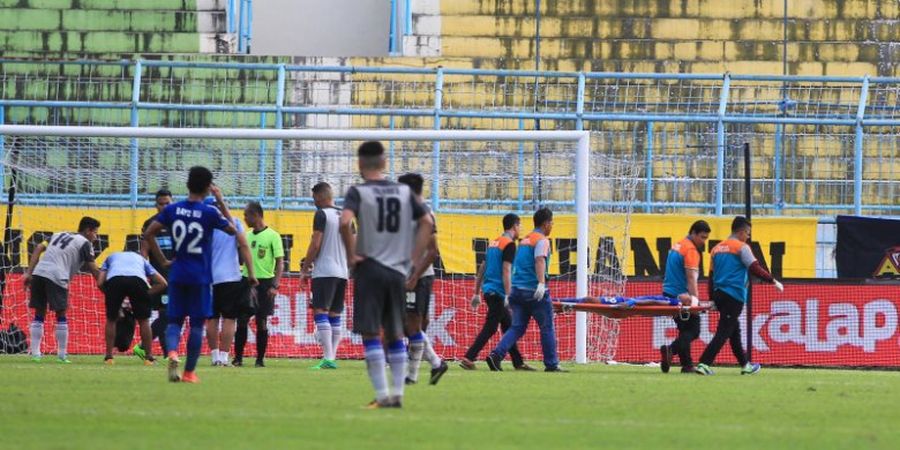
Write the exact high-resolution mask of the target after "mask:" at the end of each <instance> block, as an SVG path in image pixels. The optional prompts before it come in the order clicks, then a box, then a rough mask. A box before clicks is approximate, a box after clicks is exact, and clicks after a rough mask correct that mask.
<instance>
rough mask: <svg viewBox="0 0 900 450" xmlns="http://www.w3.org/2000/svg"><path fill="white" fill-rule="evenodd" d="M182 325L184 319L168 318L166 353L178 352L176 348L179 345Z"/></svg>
mask: <svg viewBox="0 0 900 450" xmlns="http://www.w3.org/2000/svg"><path fill="white" fill-rule="evenodd" d="M183 323H184V317H182V318H179V319H173V318H171V317H170V318H169V324H168V325H166V353H169V352H177V351H178V346H179V345H180V344H181V325H182V324H183Z"/></svg>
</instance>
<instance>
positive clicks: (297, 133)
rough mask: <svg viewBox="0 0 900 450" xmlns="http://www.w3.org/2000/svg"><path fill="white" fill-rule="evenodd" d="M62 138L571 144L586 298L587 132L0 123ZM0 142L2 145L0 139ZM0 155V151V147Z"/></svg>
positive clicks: (581, 316) (579, 283) (580, 343)
mask: <svg viewBox="0 0 900 450" xmlns="http://www.w3.org/2000/svg"><path fill="white" fill-rule="evenodd" d="M4 135H9V136H63V137H114V138H173V139H242V140H305V141H372V140H379V141H432V142H433V141H506V142H570V143H573V144H575V145H576V155H575V159H576V161H575V167H576V169H575V214H576V217H577V231H578V233H577V238H578V239H577V240H578V243H577V247H576V262H575V264H576V289H575V295H576V296H578V297H585V296H587V295H588V279H589V275H590V268H589V267H588V241H589V236H590V234H589V231H590V189H589V186H590V148H591V146H590V141H591V134H590V132H588V131H551V130H548V131H501V130H366V129H327V130H319V129H252V128H247V129H243V128H161V127H91V126H86V127H81V126H45V125H0V137H2V136H4ZM0 142H2V141H0ZM0 152H2V149H0ZM575 362H576V363H579V364H584V363H587V313H586V312H580V311H579V312H576V313H575Z"/></svg>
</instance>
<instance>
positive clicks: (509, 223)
mask: <svg viewBox="0 0 900 450" xmlns="http://www.w3.org/2000/svg"><path fill="white" fill-rule="evenodd" d="M521 221H522V220H521V219H519V216H517V215H515V214H513V213H509V214H507V215H505V216H503V230H504V231H505V230H508V229H510V228H512V227H514V226H516V224H517V223H519V222H521Z"/></svg>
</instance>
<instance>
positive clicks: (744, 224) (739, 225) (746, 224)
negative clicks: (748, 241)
mask: <svg viewBox="0 0 900 450" xmlns="http://www.w3.org/2000/svg"><path fill="white" fill-rule="evenodd" d="M751 226H752V225H751V224H750V221H749V220H747V218H746V217H744V216H737V217H735V218H734V220H733V221H731V232H732V233H737V232H738V231H741V230H743V229H744V228H750V227H751Z"/></svg>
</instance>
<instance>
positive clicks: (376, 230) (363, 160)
mask: <svg viewBox="0 0 900 450" xmlns="http://www.w3.org/2000/svg"><path fill="white" fill-rule="evenodd" d="M358 155H359V170H360V172H361V174H362V178H363V179H364V180H365V182H364V183H362V184H358V185H356V186H353V187H351V188H350V189H348V190H347V193H346V195H345V196H344V210H343V212H342V213H341V222H340V225H341V227H340V229H341V237H342V239H343V241H344V245H345V247H346V249H347V262H348V265H349V266H350V268H351V269H355V273H354V289H353V291H354V292H353V330H354V331H355V332H357V333H359V334H361V335H362V337H363V345H364V347H365V355H366V367H367V370H368V374H369V380H370V381H371V382H372V386H373V387H374V388H375V400H374V401H372V403H370V404H369V406H370V407H371V408H384V407H400V406H401V404H402V399H403V385H404V379H405V378H406V345H405V344H404V343H403V331H404V330H403V309H404V299H405V285H406V282H407V275H409V274H412V275H411V276H410V277H409V279H411V280H418V279H419V277H420V276H421V275H422V273H423V272H424V271H425V269H426V268H427V266H428V263H427V262H426V261H425V259H424V258H420V259H419V260H417V261H412V260H411V257H412V255H423V256H424V255H426V254H427V253H426V248H427V247H428V243H429V240H430V239H431V230H432V227H433V226H434V221H433V220H432V218H431V216H430V215H429V214H426V212H425V209H424V208H422V204H421V203H419V201H418V200H417V199H416V197H415V195H414V194H413V192H412V190H410V188H409V186H406V185H404V184H398V183H394V182H391V181H388V180H386V179H385V177H384V166H385V162H386V161H385V157H384V147H383V146H382V145H381V143H379V142H366V143H363V144H362V145H360V146H359V150H358ZM354 220H356V222H357V234H356V235H355V236H354V234H353V230H352V228H351V227H352V223H353V221H354ZM416 225H418V230H417V229H416ZM382 331H383V333H384V339H385V340H386V341H387V349H388V355H387V358H385V354H384V346H383V345H382V342H381V337H380V336H381V333H382ZM386 364H389V365H390V367H391V376H392V378H391V385H392V388H393V393H392V395H391V392H390V390H389V388H388V381H387V376H386V375H385V365H386Z"/></svg>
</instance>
